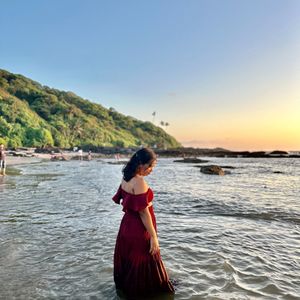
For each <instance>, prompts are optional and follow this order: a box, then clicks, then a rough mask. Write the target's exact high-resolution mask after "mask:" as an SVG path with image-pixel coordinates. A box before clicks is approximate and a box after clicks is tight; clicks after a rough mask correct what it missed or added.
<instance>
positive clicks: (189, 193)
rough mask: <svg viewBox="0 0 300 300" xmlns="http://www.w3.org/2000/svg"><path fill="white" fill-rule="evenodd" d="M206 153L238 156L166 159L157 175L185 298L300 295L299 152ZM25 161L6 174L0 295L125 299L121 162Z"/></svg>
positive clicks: (170, 264)
mask: <svg viewBox="0 0 300 300" xmlns="http://www.w3.org/2000/svg"><path fill="white" fill-rule="evenodd" d="M207 159H208V160H210V162H209V163H213V164H219V165H222V166H224V165H225V166H228V165H229V166H233V167H235V168H234V169H230V171H231V174H230V175H225V176H211V175H205V174H202V173H200V171H199V168H196V167H194V164H181V163H174V162H173V159H159V161H158V164H157V167H156V168H155V170H154V171H153V173H152V174H151V175H150V176H148V177H147V178H146V180H147V182H148V184H149V185H150V186H151V188H152V189H153V191H154V195H155V198H154V209H155V214H156V218H157V223H158V224H157V225H158V232H159V241H160V247H161V254H162V258H163V261H164V263H165V266H166V269H167V270H168V273H169V275H170V277H171V278H172V279H173V280H174V281H175V282H176V294H175V296H174V299H178V300H179V299H193V300H196V299H300V159H291V158H268V159H250V158H207ZM18 168H19V169H20V170H21V175H14V176H6V177H5V178H3V177H2V178H0V299H104V300H106V299H107V300H111V299H115V300H116V299H119V298H118V296H117V295H116V291H115V288H114V283H113V277H112V272H113V251H114V243H115V239H116V235H117V232H118V228H119V224H120V220H121V217H122V214H123V213H122V210H121V207H120V206H119V205H116V204H114V203H113V201H111V197H112V195H113V194H114V193H115V191H116V189H117V188H118V185H119V183H120V179H121V169H122V166H121V165H111V164H107V163H106V162H105V161H91V162H78V161H69V162H42V163H37V164H31V165H24V166H19V167H18ZM157 299H160V298H157ZM161 299H162V298H161Z"/></svg>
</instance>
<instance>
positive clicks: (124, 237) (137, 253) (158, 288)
mask: <svg viewBox="0 0 300 300" xmlns="http://www.w3.org/2000/svg"><path fill="white" fill-rule="evenodd" d="M149 212H150V214H151V217H152V222H153V225H154V227H155V229H156V222H155V216H154V212H153V207H152V206H151V207H149ZM149 250H150V235H149V233H148V232H147V230H146V228H145V226H144V224H143V222H142V220H141V218H140V216H139V213H138V212H135V211H130V210H129V211H126V212H125V214H124V216H123V219H122V221H121V225H120V229H119V233H118V236H117V241H116V246H115V253H114V281H115V284H116V288H117V290H120V291H122V292H123V293H124V294H125V295H126V297H127V298H128V299H145V298H146V297H148V296H153V295H157V294H160V293H170V294H173V293H174V288H173V286H172V284H171V282H170V280H169V277H168V274H167V272H166V270H165V267H164V264H163V262H162V259H161V256H160V254H157V255H151V254H150V253H149Z"/></svg>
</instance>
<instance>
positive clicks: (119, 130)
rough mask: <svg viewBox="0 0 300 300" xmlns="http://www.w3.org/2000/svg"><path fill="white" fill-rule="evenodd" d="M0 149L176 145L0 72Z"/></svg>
mask: <svg viewBox="0 0 300 300" xmlns="http://www.w3.org/2000/svg"><path fill="white" fill-rule="evenodd" d="M0 143H4V144H5V145H7V146H8V147H19V146H27V147H43V146H57V147H63V148H68V147H73V146H81V147H83V146H120V147H129V146H140V145H145V146H153V145H157V146H158V147H178V146H180V144H179V143H178V142H177V141H176V140H175V139H174V138H173V137H172V136H170V135H168V134H167V133H166V132H165V131H164V130H163V129H162V128H160V127H157V126H154V125H153V124H152V123H150V122H142V121H139V120H137V119H135V118H132V117H129V116H125V115H122V114H120V113H118V112H117V111H115V110H114V109H113V108H110V109H106V108H104V107H103V106H101V105H100V104H95V103H92V102H90V101H88V100H85V99H82V98H80V97H79V96H77V95H75V94H74V93H72V92H64V91H59V90H57V89H52V88H49V87H47V86H42V85H41V84H39V83H37V82H35V81H32V80H30V79H28V78H26V77H24V76H22V75H16V74H12V73H9V72H7V71H5V70H1V69H0Z"/></svg>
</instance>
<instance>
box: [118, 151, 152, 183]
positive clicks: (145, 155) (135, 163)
mask: <svg viewBox="0 0 300 300" xmlns="http://www.w3.org/2000/svg"><path fill="white" fill-rule="evenodd" d="M155 160H156V155H155V153H154V152H153V150H151V149H149V148H142V149H140V150H138V151H137V152H135V153H134V154H133V155H132V157H131V158H130V160H129V162H128V163H127V164H126V166H125V167H124V168H123V170H122V172H123V178H124V180H125V181H127V182H128V181H129V180H130V179H131V178H133V177H134V176H135V175H136V174H137V172H138V167H139V166H140V165H144V164H150V163H152V162H153V161H155Z"/></svg>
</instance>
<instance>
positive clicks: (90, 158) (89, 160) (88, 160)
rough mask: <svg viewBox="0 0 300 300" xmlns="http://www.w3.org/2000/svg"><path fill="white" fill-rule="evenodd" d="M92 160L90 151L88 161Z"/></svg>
mask: <svg viewBox="0 0 300 300" xmlns="http://www.w3.org/2000/svg"><path fill="white" fill-rule="evenodd" d="M90 160H92V151H91V150H89V152H88V161H90Z"/></svg>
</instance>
